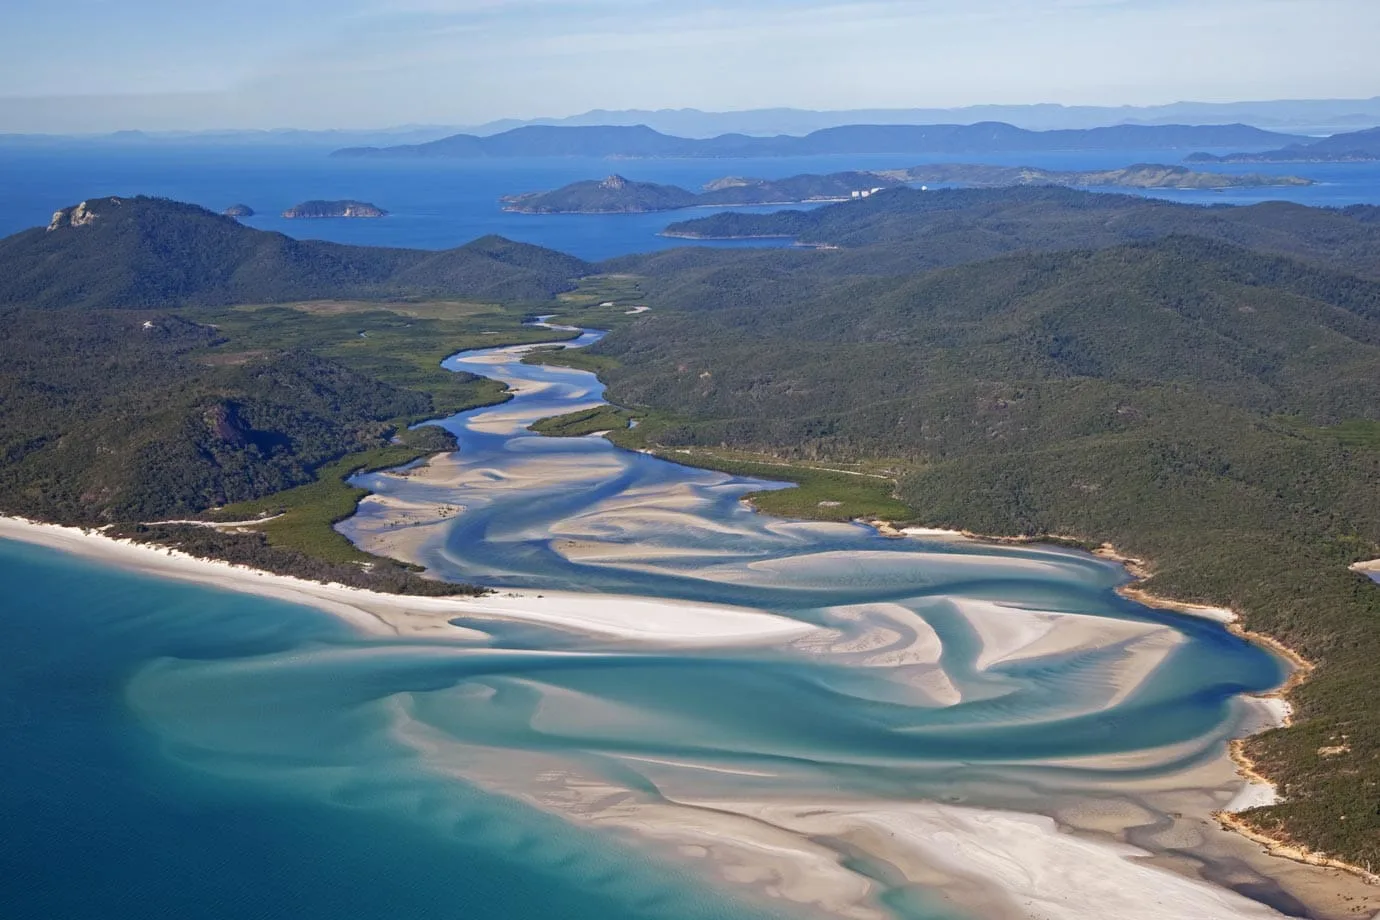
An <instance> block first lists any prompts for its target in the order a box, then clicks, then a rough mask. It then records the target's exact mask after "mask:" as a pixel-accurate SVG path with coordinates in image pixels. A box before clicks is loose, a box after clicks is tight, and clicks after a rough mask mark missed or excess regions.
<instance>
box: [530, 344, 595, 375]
mask: <svg viewBox="0 0 1380 920" xmlns="http://www.w3.org/2000/svg"><path fill="white" fill-rule="evenodd" d="M522 363H523V364H538V365H549V366H551V367H570V368H574V369H575V370H577V371H589V372H590V373H591V374H599V373H601V372H603V371H607V370H610V369H612V368H615V367H617V366H618V359H617V358H609V357H605V356H604V355H592V354H590V353H589V352H588V351H586V350H585V349H583V348H564V347H561V346H559V345H557V346H554V347H552V348H538V349H535V350H533V351H531V352H528V354H527V356H526V357H525V358H523V359H522Z"/></svg>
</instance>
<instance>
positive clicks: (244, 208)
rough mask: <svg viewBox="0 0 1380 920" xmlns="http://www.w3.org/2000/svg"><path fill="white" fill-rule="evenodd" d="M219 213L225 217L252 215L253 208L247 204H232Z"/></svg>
mask: <svg viewBox="0 0 1380 920" xmlns="http://www.w3.org/2000/svg"><path fill="white" fill-rule="evenodd" d="M221 213H222V214H224V215H225V216H226V217H235V218H239V217H253V216H254V209H253V208H251V207H250V206H249V205H247V204H232V205H230V207H228V208H226V209H225V210H224V211H222V212H221Z"/></svg>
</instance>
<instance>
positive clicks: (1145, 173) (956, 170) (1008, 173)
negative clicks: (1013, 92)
mask: <svg viewBox="0 0 1380 920" xmlns="http://www.w3.org/2000/svg"><path fill="white" fill-rule="evenodd" d="M919 183H933V184H936V185H959V186H968V187H974V188H1002V187H1008V186H1018V185H1063V186H1069V187H1072V188H1140V189H1171V188H1172V189H1204V190H1206V189H1224V188H1264V187H1270V186H1305V185H1312V184H1313V180H1311V179H1304V178H1300V177H1298V176H1266V175H1261V174H1258V173H1251V174H1249V175H1228V174H1225V173H1217V172H1199V171H1194V170H1191V169H1188V168H1187V167H1184V166H1166V165H1163V164H1158V163H1136V164H1133V165H1131V166H1125V167H1122V168H1119V169H1099V170H1089V171H1078V172H1070V171H1059V170H1051V169H1040V168H1038V167H1034V166H989V165H985V164H981V163H935V164H929V165H925V166H913V167H911V168H909V169H886V170H877V171H869V172H839V173H829V174H828V175H809V174H806V175H800V176H791V177H789V178H786V179H752V178H744V177H741V176H727V177H724V178H722V179H715V180H714V181H712V182H709V183H707V184H706V185H705V186H704V187H703V189H702V190H701V191H699V192H692V191H689V190H687V189H683V188H680V187H679V186H675V185H661V184H658V183H655V182H635V181H633V180H631V179H626V178H624V177H623V176H609V177H608V178H606V179H591V180H586V181H584V182H575V183H572V184H570V185H567V186H564V187H562V188H558V189H555V190H554V191H549V192H528V193H526V194H522V195H509V196H507V197H505V198H503V199H501V201H502V204H503V209H504V210H505V211H512V212H515V213H518V214H646V213H650V212H654V211H678V210H681V209H682V208H696V207H729V206H737V205H774V204H809V203H812V202H820V203H827V202H836V201H849V200H855V199H861V198H870V197H871V196H872V195H874V194H876V193H877V192H881V191H885V190H886V189H889V188H896V187H897V186H904V185H916V184H919Z"/></svg>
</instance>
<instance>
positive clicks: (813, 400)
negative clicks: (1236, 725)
mask: <svg viewBox="0 0 1380 920" xmlns="http://www.w3.org/2000/svg"><path fill="white" fill-rule="evenodd" d="M1006 194H1007V195H1010V196H1011V200H1012V201H1015V202H1024V206H1030V203H1031V201H1030V199H1028V198H1026V197H1025V193H1014V192H1013V193H1006ZM1041 194H1043V193H1041ZM1060 194H1062V193H1060ZM1088 197H1092V196H1088ZM885 198H886V195H885V194H884V195H879V196H877V199H882V200H883V201H884V199H885ZM874 200H876V199H874ZM979 200H981V199H979ZM1115 201H1116V199H1115V198H1112V199H1111V202H1113V203H1114V202H1115ZM870 203H871V202H868V203H864V204H861V205H859V207H866V206H868V204H870ZM990 204H991V206H992V207H993V208H996V207H999V204H998V203H997V202H996V201H990ZM1083 206H1085V207H1087V208H1090V209H1093V210H1097V211H1099V212H1100V213H1101V215H1102V218H1103V221H1104V222H1105V221H1106V220H1107V219H1108V218H1109V217H1120V216H1121V215H1119V214H1118V212H1117V209H1116V207H1115V205H1114V204H1111V205H1109V204H1108V203H1107V202H1104V201H1103V200H1102V199H1101V197H1100V196H1099V200H1098V201H1095V202H1086V203H1085V204H1084V205H1083ZM850 207H851V206H850ZM1060 207H1062V206H1060ZM1291 210H1292V209H1281V210H1278V211H1277V212H1276V216H1277V217H1285V216H1287V215H1288V214H1289V213H1290V211H1291ZM1123 213H1124V212H1123ZM1198 213H1200V214H1202V215H1203V219H1204V224H1205V226H1207V227H1209V228H1213V227H1219V226H1221V224H1220V223H1219V220H1218V212H1217V211H1216V210H1215V209H1214V210H1211V211H1206V212H1198ZM970 216H971V215H963V214H960V215H958V216H957V219H959V220H964V219H968V218H969V217H970ZM886 219H887V220H891V221H893V224H892V229H893V230H894V231H895V234H894V235H895V236H899V237H903V236H904V235H905V234H904V229H905V228H904V223H905V218H904V217H903V216H901V215H899V214H897V215H892V216H890V217H888V218H886ZM911 219H912V221H913V223H914V224H916V225H923V224H925V223H926V221H928V220H929V218H927V217H926V216H925V215H924V213H923V212H922V213H921V214H919V216H918V217H913V218H911ZM1260 220H1261V215H1260V212H1257V214H1256V215H1255V216H1251V215H1249V214H1248V215H1244V216H1237V217H1235V218H1233V220H1232V223H1234V224H1235V225H1236V226H1245V227H1252V226H1259V225H1260V224H1259V222H1260ZM1300 223H1302V225H1303V229H1302V230H1300V228H1299V226H1298V225H1296V224H1294V223H1290V222H1286V223H1285V224H1283V225H1281V226H1280V227H1278V228H1277V229H1279V230H1280V231H1281V232H1284V233H1287V234H1290V235H1292V237H1293V238H1294V239H1307V238H1308V236H1309V234H1310V233H1312V230H1311V229H1310V226H1312V227H1313V228H1316V227H1317V226H1331V227H1334V228H1344V229H1346V234H1347V237H1344V239H1345V238H1348V237H1349V238H1353V239H1355V238H1360V237H1359V236H1358V235H1357V234H1355V233H1353V232H1352V231H1351V230H1350V229H1347V225H1348V224H1355V223H1356V222H1354V221H1352V220H1351V219H1350V218H1348V217H1345V216H1342V215H1338V214H1328V213H1319V212H1310V213H1308V214H1307V215H1306V216H1305V219H1304V220H1303V221H1302V222H1300ZM1358 226H1359V225H1358ZM872 229H873V230H874V231H876V229H877V228H875V227H874V228H872ZM866 230H867V228H866V226H865V225H864V224H860V225H859V226H858V231H859V232H860V233H861V232H866ZM888 232H890V231H888ZM1362 232H1364V231H1362ZM1276 239H1278V237H1276ZM895 248H896V247H895V245H894V244H892V243H889V242H882V243H873V244H871V245H868V244H859V245H858V246H857V248H856V261H850V262H844V261H842V260H840V259H839V255H840V253H835V252H817V253H808V252H803V253H802V252H795V253H760V252H758V253H753V252H729V253H717V252H716V253H705V252H696V251H683V252H680V253H667V254H657V255H652V256H645V257H638V258H636V259H625V260H619V261H618V262H617V263H616V265H615V266H614V267H616V268H618V269H619V270H621V271H629V270H632V269H635V268H637V267H641V269H642V283H643V285H644V287H645V288H646V291H647V300H648V303H649V304H651V305H652V306H653V308H654V309H653V311H652V312H651V313H650V314H648V316H647V318H645V319H644V320H643V321H642V322H639V323H637V324H635V325H632V326H629V327H627V328H625V329H621V330H617V331H615V332H614V333H612V334H611V335H610V336H609V337H608V338H606V339H605V340H604V341H603V342H602V343H600V344H599V345H596V346H595V347H594V349H593V350H592V352H591V353H590V354H589V355H587V356H581V360H583V361H586V362H592V361H594V360H597V359H603V361H604V362H605V363H603V364H602V366H601V367H600V373H601V376H602V377H603V378H604V379H605V381H606V382H607V383H608V384H609V393H610V398H611V399H612V400H613V401H614V402H616V403H617V404H619V405H622V406H626V407H628V408H629V409H631V410H633V411H636V412H639V413H646V414H648V415H649V416H650V417H651V418H653V419H658V418H660V419H665V420H668V421H666V422H665V423H662V424H658V425H655V426H653V425H650V424H647V423H644V424H643V425H641V426H639V427H638V428H637V429H635V430H634V431H633V432H620V433H618V434H617V435H616V437H617V438H619V439H623V438H624V437H627V436H634V437H637V438H641V439H643V440H647V441H651V442H653V443H655V445H656V448H657V450H658V452H659V453H663V454H664V455H667V456H671V457H677V453H676V452H677V451H682V450H685V451H690V453H689V454H684V455H681V456H684V457H686V458H687V459H691V458H693V460H692V462H694V461H698V462H702V463H705V464H706V465H712V466H715V467H723V468H727V469H735V470H738V469H740V467H737V466H735V465H734V463H735V461H734V459H733V458H737V457H745V456H751V455H757V456H765V457H770V458H772V459H773V460H774V461H776V462H780V463H787V464H791V465H792V466H798V465H811V466H816V467H835V466H837V467H840V468H846V469H853V468H854V467H848V466H844V464H845V463H856V462H859V461H862V462H867V461H872V462H873V463H875V464H878V465H880V466H883V467H885V469H887V470H893V471H894V473H893V474H892V475H894V476H895V479H896V482H897V486H896V498H895V499H894V501H898V503H899V504H900V505H901V507H902V508H908V509H913V511H911V512H909V513H911V514H914V515H916V516H917V517H918V518H919V520H920V522H922V523H925V524H928V525H934V526H947V527H953V528H959V529H969V530H974V531H977V532H984V533H992V534H1006V535H1027V536H1038V535H1042V534H1056V533H1057V534H1076V535H1079V536H1080V537H1084V538H1087V539H1089V540H1091V541H1094V542H1101V541H1104V540H1105V541H1110V542H1112V543H1114V544H1116V545H1117V546H1118V547H1119V548H1120V549H1122V550H1123V551H1125V552H1128V553H1130V554H1132V555H1136V556H1140V557H1143V558H1146V559H1149V560H1152V562H1153V566H1154V576H1153V577H1152V578H1151V579H1150V581H1149V583H1148V587H1149V588H1150V589H1151V590H1153V591H1156V592H1159V593H1162V594H1165V595H1168V596H1173V597H1176V598H1180V599H1183V600H1193V601H1200V602H1204V603H1210V604H1218V605H1229V606H1232V607H1233V608H1235V609H1237V610H1240V611H1241V612H1242V614H1243V616H1244V622H1245V624H1246V626H1247V627H1249V628H1252V629H1256V630H1259V631H1262V632H1265V633H1268V634H1269V635H1272V636H1275V637H1277V638H1279V639H1280V640H1282V641H1284V642H1285V643H1287V644H1288V645H1290V646H1291V647H1293V648H1296V649H1297V650H1298V651H1300V652H1301V653H1302V654H1304V655H1305V656H1307V657H1308V658H1310V659H1312V660H1313V661H1315V662H1316V663H1317V664H1318V666H1319V667H1318V669H1317V671H1316V672H1315V673H1314V675H1313V677H1312V679H1311V680H1309V681H1308V682H1307V683H1306V684H1305V685H1304V686H1303V687H1302V688H1301V689H1300V690H1298V691H1297V692H1296V693H1295V695H1294V702H1295V703H1296V705H1297V707H1298V722H1297V724H1296V725H1295V726H1294V727H1292V728H1289V729H1284V730H1279V731H1274V732H1270V733H1267V734H1265V735H1261V736H1259V737H1257V738H1255V739H1252V740H1251V741H1250V742H1249V743H1248V745H1247V749H1248V753H1249V754H1250V756H1252V757H1254V758H1255V759H1256V760H1257V761H1258V762H1259V763H1260V764H1261V765H1262V766H1263V768H1264V769H1265V771H1266V772H1267V773H1268V774H1269V775H1270V776H1272V777H1274V778H1277V779H1278V780H1280V783H1281V788H1282V790H1283V791H1284V792H1285V794H1286V795H1287V796H1288V801H1287V802H1286V803H1285V804H1282V805H1278V806H1273V807H1270V808H1267V809H1258V810H1255V811H1253V812H1251V813H1250V819H1251V820H1252V821H1253V822H1255V823H1256V824H1258V825H1259V826H1261V827H1263V828H1268V829H1270V830H1271V831H1273V832H1275V833H1278V834H1280V835H1281V836H1284V837H1286V838H1289V839H1292V840H1294V841H1297V842H1300V843H1303V844H1305V845H1307V846H1310V847H1312V848H1314V849H1317V850H1321V851H1325V852H1329V853H1333V854H1339V855H1341V856H1343V857H1346V858H1350V859H1352V860H1356V861H1362V862H1365V861H1370V862H1380V808H1378V807H1377V805H1378V804H1380V712H1377V711H1376V710H1375V709H1374V707H1372V706H1371V705H1370V704H1369V700H1368V696H1367V694H1366V693H1365V691H1364V689H1363V688H1364V687H1365V686H1368V685H1369V684H1370V683H1372V682H1373V681H1374V680H1375V678H1376V677H1377V673H1376V665H1375V663H1374V662H1375V660H1376V655H1375V650H1376V649H1380V590H1376V587H1375V585H1373V584H1371V583H1370V582H1369V581H1367V580H1366V579H1364V578H1362V577H1360V576H1359V575H1357V574H1355V573H1353V572H1350V571H1348V570H1347V566H1348V565H1349V564H1350V563H1352V562H1354V561H1357V560H1359V559H1363V558H1369V557H1374V556H1380V490H1377V489H1376V487H1375V484H1376V483H1380V450H1376V445H1377V443H1380V437H1377V436H1376V432H1377V431H1380V284H1377V283H1376V282H1372V281H1366V280H1361V279H1359V278H1357V277H1356V276H1354V275H1349V274H1345V273H1341V272H1337V271H1332V270H1328V269H1324V268H1320V267H1316V266H1314V265H1310V264H1307V263H1304V262H1299V261H1293V260H1290V259H1285V258H1280V257H1277V256H1272V255H1265V254H1262V253H1259V252H1253V251H1249V250H1245V249H1241V248H1239V247H1236V246H1232V245H1228V244H1225V243H1222V242H1218V241H1212V240H1207V239H1201V238H1192V237H1185V236H1170V237H1166V238H1162V239H1158V240H1155V241H1153V242H1148V243H1140V244H1136V245H1131V246H1124V245H1123V246H1115V247H1111V248H1106V249H1100V250H1091V251H1089V250H1080V251H1070V252H1046V253H1033V254H1025V255H1014V256H1007V257H1004V258H1000V259H996V260H990V261H983V262H971V263H969V264H963V265H958V266H955V267H951V268H946V269H942V270H938V271H918V272H917V271H912V272H911V273H908V274H900V273H899V272H895V273H893V274H892V275H890V276H888V277H878V276H877V275H876V274H868V273H864V272H857V273H851V272H849V271H835V270H834V269H835V268H837V267H839V266H840V265H842V266H844V267H845V268H846V267H849V266H852V265H855V264H857V263H858V262H861V261H862V260H864V259H865V258H867V257H869V256H870V257H872V258H874V259H876V260H877V261H886V262H887V264H889V265H892V266H897V265H899V264H900V262H899V260H895V261H889V260H891V259H892V256H890V255H888V251H889V250H892V249H895ZM949 255H950V256H951V257H952V256H953V253H950V254H949ZM917 261H918V260H917ZM1319 261H1321V259H1320V260H1319ZM821 266H827V267H824V268H821ZM922 267H923V263H922V265H920V266H917V268H922ZM556 359H557V360H560V356H559V355H558V356H557V357H556ZM669 420H674V421H669ZM726 458H727V459H726ZM764 472H765V471H764ZM783 472H784V475H783V474H777V478H796V477H797V476H798V473H799V471H798V470H796V469H787V470H785V471H783ZM829 485H830V487H835V484H829ZM879 485H882V486H883V488H886V487H887V486H889V485H890V483H882V482H880V481H879ZM791 491H795V490H791ZM879 494H880V495H881V496H884V497H886V498H888V499H889V498H890V495H889V493H888V492H885V491H883V492H880V493H879ZM777 495H779V496H781V498H782V499H784V500H787V501H790V500H791V496H790V492H781V493H777ZM801 499H803V495H802V496H801ZM809 506H810V501H809V500H808V499H803V500H796V501H795V503H794V505H792V506H788V507H789V511H790V512H791V513H796V514H802V515H806V514H808V515H809V516H819V513H818V512H819V509H818V508H810V507H809ZM897 510H898V511H900V514H898V515H897V516H902V515H905V514H906V512H905V511H901V509H897ZM881 516H887V515H885V514H883V515H881ZM1334 748H1338V749H1339V752H1338V753H1332V754H1328V755H1325V756H1324V755H1320V754H1319V753H1317V752H1318V751H1319V749H1327V750H1329V751H1330V750H1333V749H1334Z"/></svg>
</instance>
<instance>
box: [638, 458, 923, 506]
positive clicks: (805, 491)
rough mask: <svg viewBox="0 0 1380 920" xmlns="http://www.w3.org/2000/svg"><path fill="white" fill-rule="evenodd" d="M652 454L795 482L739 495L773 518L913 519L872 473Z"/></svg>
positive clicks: (887, 482) (888, 482)
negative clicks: (784, 487)
mask: <svg viewBox="0 0 1380 920" xmlns="http://www.w3.org/2000/svg"><path fill="white" fill-rule="evenodd" d="M652 453H654V454H656V456H658V457H661V458H663V459H665V460H670V461H672V462H675V463H681V464H684V465H686V466H697V467H702V468H704V469H710V470H718V471H720V472H723V473H729V474H731V475H734V476H749V477H752V478H754V479H769V480H775V481H778V482H792V483H795V488H792V489H766V490H763V491H760V492H750V493H749V494H748V495H746V496H744V497H745V498H746V499H747V500H748V501H750V502H751V503H752V504H753V507H755V508H757V509H758V510H759V511H762V512H764V513H766V514H774V515H777V516H778V517H789V518H802V519H805V520H811V521H852V520H878V521H896V522H904V521H909V520H913V519H915V518H916V517H917V516H918V514H917V512H916V510H915V509H914V508H912V507H911V506H910V505H907V504H906V503H905V502H903V501H901V500H900V499H898V498H896V497H895V495H894V494H893V493H894V492H895V490H896V481H895V480H893V479H891V478H889V477H886V476H883V475H880V474H877V473H862V472H858V473H854V472H843V471H839V470H829V469H820V468H819V467H812V466H808V465H804V464H799V463H783V462H781V461H776V460H770V459H765V458H764V459H743V458H742V456H741V455H729V454H728V452H718V451H711V450H703V449H688V448H676V449H666V448H652Z"/></svg>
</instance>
